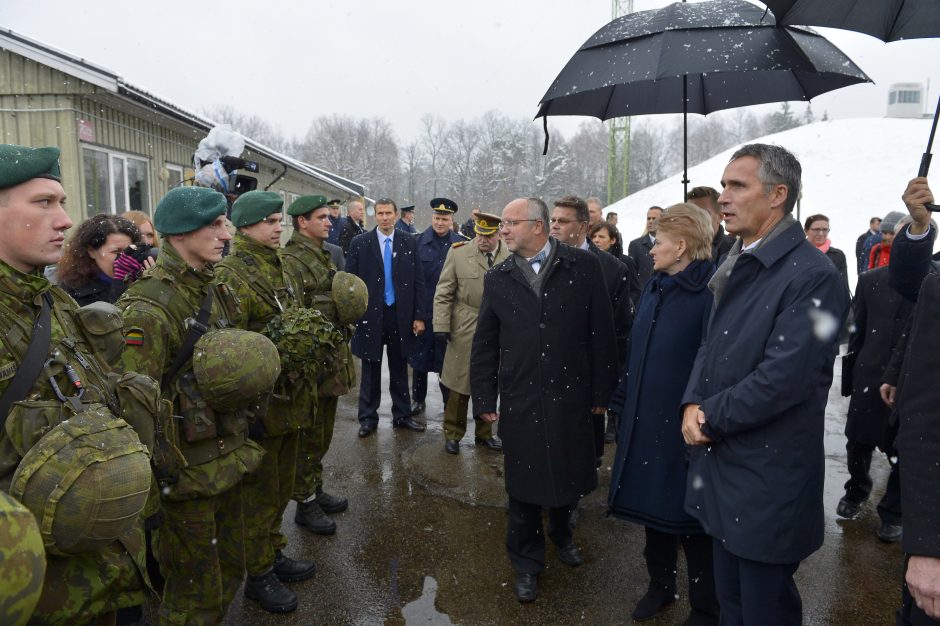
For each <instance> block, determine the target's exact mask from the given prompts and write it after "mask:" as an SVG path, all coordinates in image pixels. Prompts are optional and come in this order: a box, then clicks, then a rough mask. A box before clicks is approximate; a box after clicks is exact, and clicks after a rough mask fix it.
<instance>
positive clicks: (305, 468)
mask: <svg viewBox="0 0 940 626" xmlns="http://www.w3.org/2000/svg"><path fill="white" fill-rule="evenodd" d="M338 403H339V398H337V397H335V396H334V397H329V398H324V397H322V396H321V397H319V398H318V399H317V409H316V411H314V412H313V420H312V422H311V424H310V427H309V428H303V429H301V431H300V443H299V444H298V447H297V477H296V478H295V479H294V500H296V501H297V502H303V501H304V500H306V499H307V498H309V497H310V496H312V495H314V494H316V493H317V491H318V490H320V489H322V488H323V457H324V456H326V452H327V450H329V449H330V441H332V439H333V424H334V423H335V422H336V406H337V404H338Z"/></svg>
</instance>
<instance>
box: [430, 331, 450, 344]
mask: <svg viewBox="0 0 940 626" xmlns="http://www.w3.org/2000/svg"><path fill="white" fill-rule="evenodd" d="M434 337H435V338H436V339H437V340H438V341H443V342H444V343H450V333H434Z"/></svg>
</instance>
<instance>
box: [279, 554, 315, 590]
mask: <svg viewBox="0 0 940 626" xmlns="http://www.w3.org/2000/svg"><path fill="white" fill-rule="evenodd" d="M316 573H317V566H316V564H315V563H314V562H313V561H308V560H306V559H301V560H299V561H298V560H294V559H292V558H290V557H289V556H284V554H283V553H282V552H281V551H280V550H275V551H274V575H275V576H277V579H278V580H279V581H281V582H282V583H299V582H300V581H302V580H307V579H309V578H313V577H314V575H315V574H316Z"/></svg>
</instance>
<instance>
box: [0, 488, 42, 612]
mask: <svg viewBox="0 0 940 626" xmlns="http://www.w3.org/2000/svg"><path fill="white" fill-rule="evenodd" d="M45 574H46V549H45V548H44V547H43V545H42V537H40V536H39V528H38V527H37V526H36V520H35V518H33V514H32V513H30V512H29V511H28V510H27V509H26V508H25V507H24V506H23V505H22V504H20V503H19V502H17V501H16V500H14V499H13V498H11V497H10V496H8V495H7V494H5V493H3V492H2V491H0V588H2V589H3V591H2V592H0V624H11V625H13V626H21V625H22V624H25V623H26V622H27V621H28V620H29V616H30V615H32V614H33V609H35V608H36V603H37V602H39V594H40V593H42V581H43V578H44V577H45Z"/></svg>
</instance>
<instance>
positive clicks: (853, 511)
mask: <svg viewBox="0 0 940 626" xmlns="http://www.w3.org/2000/svg"><path fill="white" fill-rule="evenodd" d="M861 508H862V503H861V502H853V501H851V500H849V499H848V497H846V496H842V499H841V500H839V504H838V505H837V506H836V515H838V516H839V517H842V518H844V519H855V516H856V515H858V511H859V509H861Z"/></svg>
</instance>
